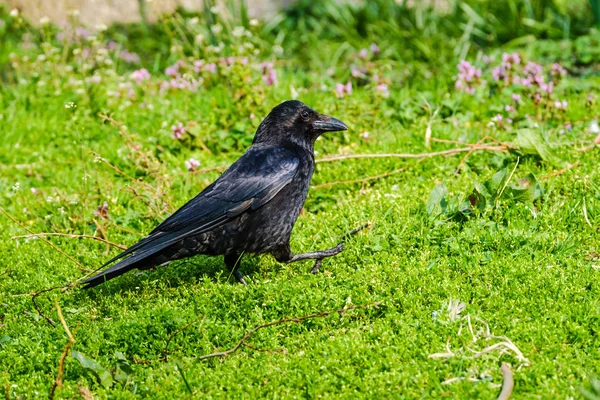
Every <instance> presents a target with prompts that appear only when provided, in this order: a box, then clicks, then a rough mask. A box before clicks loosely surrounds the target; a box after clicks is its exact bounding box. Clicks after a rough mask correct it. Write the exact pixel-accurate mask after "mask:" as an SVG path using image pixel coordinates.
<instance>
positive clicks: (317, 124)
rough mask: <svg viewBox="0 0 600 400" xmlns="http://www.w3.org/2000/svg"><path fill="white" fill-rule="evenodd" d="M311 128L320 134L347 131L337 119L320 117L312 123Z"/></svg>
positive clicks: (344, 125)
mask: <svg viewBox="0 0 600 400" xmlns="http://www.w3.org/2000/svg"><path fill="white" fill-rule="evenodd" d="M312 125H313V128H314V129H315V130H317V131H321V132H328V131H329V132H335V131H345V130H347V129H348V127H347V126H346V124H344V123H343V122H342V121H340V120H339V119H337V118H333V117H328V116H326V115H320V116H319V119H318V120H316V121H314V122H313V123H312Z"/></svg>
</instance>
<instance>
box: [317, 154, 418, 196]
mask: <svg viewBox="0 0 600 400" xmlns="http://www.w3.org/2000/svg"><path fill="white" fill-rule="evenodd" d="M420 161H421V160H420ZM407 168H408V167H402V168H398V169H395V170H393V171H390V172H386V173H383V174H379V175H375V176H368V177H366V178H362V179H351V180H349V181H337V182H328V183H322V184H320V185H316V186H312V189H315V190H318V189H323V188H329V187H332V186H336V185H352V184H354V183H362V184H365V183H367V182H370V181H374V180H377V179H381V178H386V177H388V176H390V175H395V174H399V173H401V172H404V171H406V169H407Z"/></svg>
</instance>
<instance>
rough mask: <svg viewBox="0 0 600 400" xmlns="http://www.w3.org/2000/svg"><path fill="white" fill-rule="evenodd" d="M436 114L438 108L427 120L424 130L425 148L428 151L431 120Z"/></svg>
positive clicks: (438, 109) (438, 110)
mask: <svg viewBox="0 0 600 400" xmlns="http://www.w3.org/2000/svg"><path fill="white" fill-rule="evenodd" d="M430 109H431V108H430ZM438 112H440V107H438V108H436V109H435V111H434V112H433V114H432V115H431V118H429V121H428V122H427V128H426V129H425V147H427V148H428V149H430V148H431V124H433V120H434V119H435V117H436V116H437V114H438Z"/></svg>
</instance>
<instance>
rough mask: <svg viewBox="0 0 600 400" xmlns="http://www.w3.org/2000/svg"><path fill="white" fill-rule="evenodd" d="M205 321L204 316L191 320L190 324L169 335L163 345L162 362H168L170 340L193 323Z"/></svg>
mask: <svg viewBox="0 0 600 400" xmlns="http://www.w3.org/2000/svg"><path fill="white" fill-rule="evenodd" d="M205 319H206V315H204V316H202V317H201V318H196V319H194V320H192V321H191V322H189V323H187V324H185V325H184V326H182V327H181V328H179V329H177V330H176V331H175V332H173V333H172V334H171V336H169V339H167V344H166V345H165V349H164V350H163V356H162V359H163V360H164V361H169V345H170V344H171V340H173V339H174V338H175V336H177V335H178V334H180V333H181V332H183V331H184V330H186V329H187V328H189V327H190V326H192V325H193V324H194V323H196V322H198V321H200V320H201V322H204V320H205Z"/></svg>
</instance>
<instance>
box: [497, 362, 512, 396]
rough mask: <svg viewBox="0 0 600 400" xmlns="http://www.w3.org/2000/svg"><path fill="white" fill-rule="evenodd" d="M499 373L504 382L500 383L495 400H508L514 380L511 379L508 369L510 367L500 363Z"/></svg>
mask: <svg viewBox="0 0 600 400" xmlns="http://www.w3.org/2000/svg"><path fill="white" fill-rule="evenodd" d="M500 372H502V376H503V377H504V380H503V381H502V390H500V394H499V395H498V399H497V400H508V399H510V395H511V394H512V391H513V388H514V387H515V379H514V377H513V373H512V370H511V369H510V365H508V364H507V363H504V362H503V363H502V367H501V368H500Z"/></svg>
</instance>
